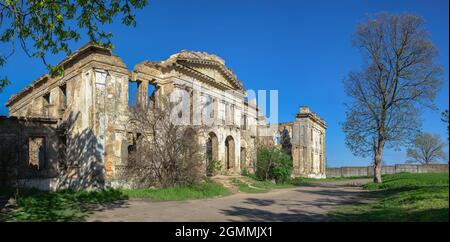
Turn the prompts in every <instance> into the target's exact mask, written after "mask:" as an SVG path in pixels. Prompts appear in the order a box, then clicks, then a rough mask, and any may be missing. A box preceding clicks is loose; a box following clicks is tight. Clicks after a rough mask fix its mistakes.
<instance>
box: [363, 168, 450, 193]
mask: <svg viewBox="0 0 450 242" xmlns="http://www.w3.org/2000/svg"><path fill="white" fill-rule="evenodd" d="M429 186H448V173H407V172H402V173H397V174H386V175H383V183H373V182H370V183H368V184H366V185H364V189H367V190H377V189H398V188H416V187H429Z"/></svg>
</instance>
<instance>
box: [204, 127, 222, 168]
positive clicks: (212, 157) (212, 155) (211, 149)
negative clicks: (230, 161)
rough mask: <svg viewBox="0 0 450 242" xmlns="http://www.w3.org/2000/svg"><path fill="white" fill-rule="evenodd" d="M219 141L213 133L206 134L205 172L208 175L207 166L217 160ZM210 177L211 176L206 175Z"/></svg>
mask: <svg viewBox="0 0 450 242" xmlns="http://www.w3.org/2000/svg"><path fill="white" fill-rule="evenodd" d="M218 149H219V140H218V139H217V135H216V134H215V133H214V132H210V133H209V134H208V138H207V140H206V171H207V173H208V166H209V164H210V163H211V162H212V161H218V160H219V151H218ZM208 175H212V174H208Z"/></svg>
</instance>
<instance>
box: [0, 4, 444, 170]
mask: <svg viewBox="0 0 450 242" xmlns="http://www.w3.org/2000/svg"><path fill="white" fill-rule="evenodd" d="M448 4H449V1H448V0H421V1H419V0H416V1H412V0H397V1H392V0H377V1H376V0H372V1H368V0H365V1H363V0H339V1H335V0H328V1H324V0H314V1H313V0H310V1H304V0H298V1H281V0H271V1H269V0H245V1H244V0H243V1H238V0H215V1H211V0H190V1H185V0H164V1H163V0H153V1H150V3H149V5H148V6H147V7H146V8H145V9H144V10H142V11H139V12H138V13H137V26H136V28H127V27H124V26H121V25H120V21H117V24H112V25H109V26H106V28H107V29H108V30H111V31H112V32H113V33H114V38H113V42H114V45H115V50H114V52H115V53H116V54H117V55H119V56H120V57H121V58H122V59H123V60H124V61H125V63H126V64H127V65H128V67H129V68H130V69H132V68H133V66H134V65H135V64H137V63H139V62H141V61H143V60H163V59H166V58H168V57H169V56H170V55H171V54H174V53H176V52H178V51H180V50H182V49H188V50H199V51H206V52H209V53H213V54H217V55H219V56H220V57H222V58H223V59H225V61H226V64H227V66H228V67H230V68H231V69H232V70H233V71H234V72H235V74H237V76H238V79H240V80H241V81H242V82H243V84H244V86H245V88H247V89H254V90H256V89H267V90H270V89H277V90H279V94H278V95H279V101H278V102H279V121H282V122H285V121H292V120H293V119H294V115H295V113H296V112H297V111H298V109H299V107H300V106H301V105H308V106H310V107H311V109H312V110H313V111H315V112H317V113H318V114H319V115H320V116H322V117H323V118H324V119H325V120H326V122H327V124H328V130H327V140H326V145H327V157H328V159H327V160H328V165H329V166H346V165H361V166H365V165H368V164H369V163H370V162H371V159H370V158H360V157H354V156H353V155H352V154H351V152H350V151H349V150H348V149H347V148H346V147H345V144H344V134H343V132H342V129H341V126H340V124H339V123H341V122H343V121H344V118H345V116H344V113H345V109H344V106H343V103H344V102H345V101H346V96H345V94H344V91H343V87H342V80H343V79H344V78H345V77H346V75H347V74H348V72H349V71H350V70H356V69H358V68H360V67H361V64H362V59H361V56H360V55H359V53H358V51H357V50H356V49H355V48H353V47H352V45H351V39H352V35H353V34H354V32H355V28H356V25H357V24H358V23H359V22H360V21H364V20H365V19H366V16H367V14H374V13H377V12H380V11H387V12H389V13H405V12H410V13H415V14H418V15H421V16H422V17H424V18H425V20H426V26H427V29H428V30H429V32H430V36H431V39H432V40H433V41H434V43H435V44H436V46H437V47H438V49H439V51H440V56H439V57H438V59H437V61H438V63H439V64H441V65H442V66H443V67H444V69H445V75H444V80H443V81H444V85H443V88H442V90H441V92H440V93H439V95H438V97H437V99H436V103H437V106H438V107H439V109H440V110H442V109H445V108H447V107H448V101H449V91H448V90H449V86H448V83H449V80H448V70H449V68H448V59H449V50H448V46H449V32H448V29H449V26H448V22H449V12H448V8H449V6H448ZM85 40H86V38H84V41H85ZM84 41H80V42H78V43H73V44H72V45H71V48H72V49H73V50H76V49H77V48H79V47H80V46H82V45H83V44H84ZM61 58H63V56H62V55H57V56H50V57H49V58H48V59H49V61H50V63H53V64H56V63H57V62H58V61H59V60H60V59H61ZM45 71H46V69H45V67H44V65H43V64H42V62H41V61H40V60H37V59H30V58H28V57H26V56H25V55H24V53H22V52H21V51H16V54H15V55H14V56H13V57H11V58H10V59H9V62H8V63H7V64H6V65H5V66H4V68H2V69H0V76H4V75H7V76H8V78H9V79H10V80H11V81H12V84H11V85H10V86H8V87H7V88H5V90H4V91H3V92H2V93H0V103H2V104H3V103H5V102H6V101H7V99H8V98H9V97H10V96H11V95H12V94H14V93H17V92H18V91H19V90H21V89H22V88H23V87H25V86H26V85H27V84H29V83H30V82H31V81H32V80H33V79H35V78H36V77H38V76H40V75H41V74H42V73H44V72H45ZM6 114H7V109H6V108H5V107H4V106H3V105H2V106H0V115H6ZM423 129H424V131H427V132H432V133H437V134H440V135H441V137H442V139H443V140H445V139H446V138H445V137H446V135H447V133H446V125H445V124H444V123H443V122H441V121H440V113H439V112H436V111H430V110H424V112H423ZM447 149H448V148H447ZM384 160H385V162H386V163H388V164H393V163H403V162H404V161H405V151H404V150H401V151H391V150H388V151H387V152H386V153H385V155H384Z"/></svg>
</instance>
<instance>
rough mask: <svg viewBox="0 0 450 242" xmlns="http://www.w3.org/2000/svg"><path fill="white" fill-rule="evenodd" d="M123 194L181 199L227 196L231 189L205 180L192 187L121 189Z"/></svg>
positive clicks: (169, 199) (161, 199)
mask: <svg viewBox="0 0 450 242" xmlns="http://www.w3.org/2000/svg"><path fill="white" fill-rule="evenodd" d="M120 191H121V193H122V194H124V195H126V196H128V197H130V198H148V199H151V200H153V201H180V200H187V199H200V198H209V197H218V196H225V195H228V194H230V191H229V190H228V189H226V188H225V187H224V186H222V185H221V184H218V183H215V182H205V183H201V184H198V185H195V186H190V187H173V188H160V189H149V188H146V189H121V190H120Z"/></svg>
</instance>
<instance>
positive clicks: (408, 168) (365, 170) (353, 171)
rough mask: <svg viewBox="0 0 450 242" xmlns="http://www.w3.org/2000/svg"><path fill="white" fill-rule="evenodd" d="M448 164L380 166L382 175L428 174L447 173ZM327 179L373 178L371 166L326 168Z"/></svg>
mask: <svg viewBox="0 0 450 242" xmlns="http://www.w3.org/2000/svg"><path fill="white" fill-rule="evenodd" d="M448 169H449V168H448V164H431V165H409V164H397V165H393V166H382V169H381V172H382V174H395V173H400V172H410V173H428V172H448ZM326 174H327V177H351V176H373V166H351V167H334V168H327V170H326Z"/></svg>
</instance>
